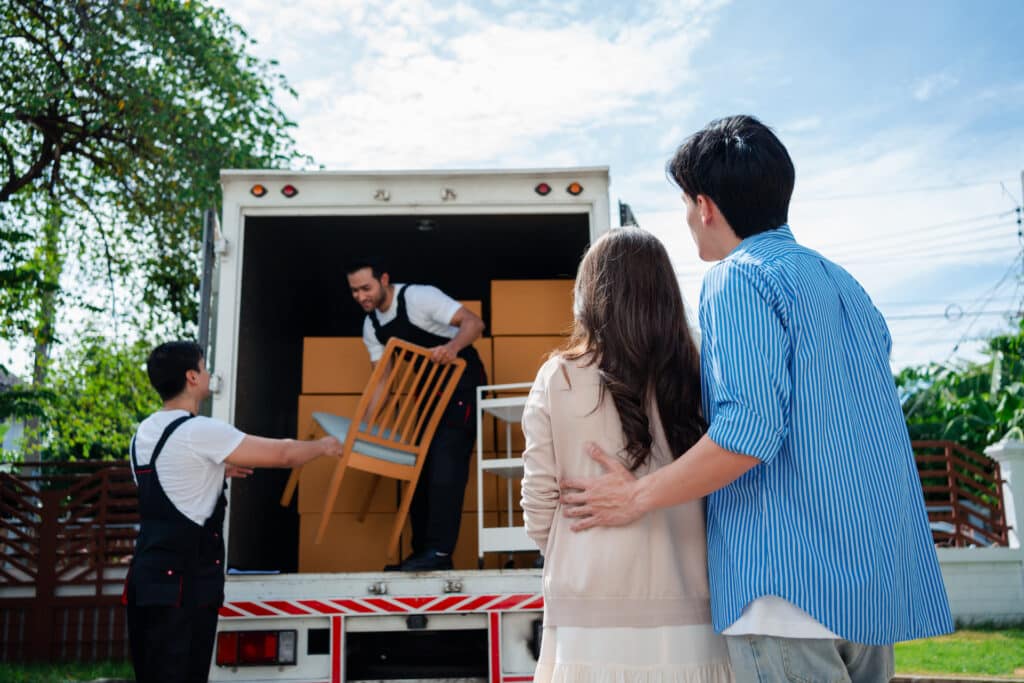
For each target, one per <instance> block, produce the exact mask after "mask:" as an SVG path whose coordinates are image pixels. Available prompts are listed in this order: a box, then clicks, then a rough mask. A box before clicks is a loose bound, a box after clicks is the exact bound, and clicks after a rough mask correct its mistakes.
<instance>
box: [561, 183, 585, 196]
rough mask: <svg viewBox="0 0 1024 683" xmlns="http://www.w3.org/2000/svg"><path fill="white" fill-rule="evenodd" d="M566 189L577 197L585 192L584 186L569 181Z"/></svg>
mask: <svg viewBox="0 0 1024 683" xmlns="http://www.w3.org/2000/svg"><path fill="white" fill-rule="evenodd" d="M565 191H566V192H568V193H569V194H571V195H572V196H573V197H576V196H578V195H579V194H580V193H581V192H583V186H582V185H580V184H579V183H569V187H567V188H565Z"/></svg>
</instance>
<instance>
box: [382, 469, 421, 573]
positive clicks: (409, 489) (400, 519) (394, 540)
mask: <svg viewBox="0 0 1024 683" xmlns="http://www.w3.org/2000/svg"><path fill="white" fill-rule="evenodd" d="M414 493H416V480H413V481H410V482H408V486H406V487H405V493H403V494H402V503H401V504H400V505H399V506H398V512H396V513H395V526H394V527H393V528H392V529H391V539H390V540H389V541H388V557H390V558H397V557H398V554H399V553H398V541H399V539H400V538H401V536H402V529H404V528H405V520H406V519H407V518H408V517H409V506H411V505H412V496H413V494H414Z"/></svg>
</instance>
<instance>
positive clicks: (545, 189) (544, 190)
mask: <svg viewBox="0 0 1024 683" xmlns="http://www.w3.org/2000/svg"><path fill="white" fill-rule="evenodd" d="M533 191H534V192H536V193H537V194H539V195H540V196H541V197H546V196H547V195H548V194H549V193H550V192H551V186H550V185H548V184H547V183H540V184H539V185H537V187H535V188H533Z"/></svg>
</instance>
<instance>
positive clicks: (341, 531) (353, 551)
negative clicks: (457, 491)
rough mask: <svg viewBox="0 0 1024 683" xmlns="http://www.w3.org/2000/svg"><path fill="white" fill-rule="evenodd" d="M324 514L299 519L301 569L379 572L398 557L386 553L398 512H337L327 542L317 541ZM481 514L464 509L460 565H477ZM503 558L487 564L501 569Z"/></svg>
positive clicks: (455, 557)
mask: <svg viewBox="0 0 1024 683" xmlns="http://www.w3.org/2000/svg"><path fill="white" fill-rule="evenodd" d="M320 519H321V514H320V513H316V512H312V513H306V514H303V515H301V517H300V519H299V572H300V573H317V572H371V571H372V572H376V571H380V570H381V569H383V568H384V566H385V565H387V564H390V563H391V562H393V561H394V559H396V558H388V557H386V550H387V548H386V546H387V542H388V538H389V537H390V534H391V525H392V523H393V522H394V515H392V514H383V513H376V514H371V515H368V516H367V518H366V520H365V521H364V522H363V523H360V522H359V521H357V520H356V516H355V515H354V514H351V513H335V514H333V515H331V521H330V522H329V524H328V525H327V533H326V534H325V536H324V540H323V543H320V544H319V545H317V544H316V543H315V542H314V541H315V539H316V531H317V528H318V527H319V526H320ZM484 523H485V524H486V525H487V526H494V525H495V524H496V523H497V513H488V514H487V516H486V519H485V522H484ZM476 524H477V516H476V513H475V512H473V513H468V512H467V513H463V515H462V524H461V526H460V528H459V540H458V542H457V543H456V545H455V551H454V552H453V553H452V562H453V564H454V565H455V568H456V569H462V570H466V569H476V568H477V566H478V565H477V542H476V539H477V532H476ZM409 543H410V539H409V530H408V525H407V526H406V530H405V532H404V533H403V534H402V543H401V548H402V552H401V555H402V557H407V556H408V555H409V553H410V552H411V549H410V546H409ZM500 561H501V558H499V557H488V558H487V561H486V563H485V568H489V569H497V568H498V567H499V566H500V564H499V563H500Z"/></svg>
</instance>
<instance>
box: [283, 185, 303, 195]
mask: <svg viewBox="0 0 1024 683" xmlns="http://www.w3.org/2000/svg"><path fill="white" fill-rule="evenodd" d="M298 193H299V188H297V187H295V186H294V185H290V184H289V185H285V186H284V187H282V188H281V194H283V195H284V196H285V197H287V198H288V199H291V198H292V197H294V196H295V195H297V194H298Z"/></svg>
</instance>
